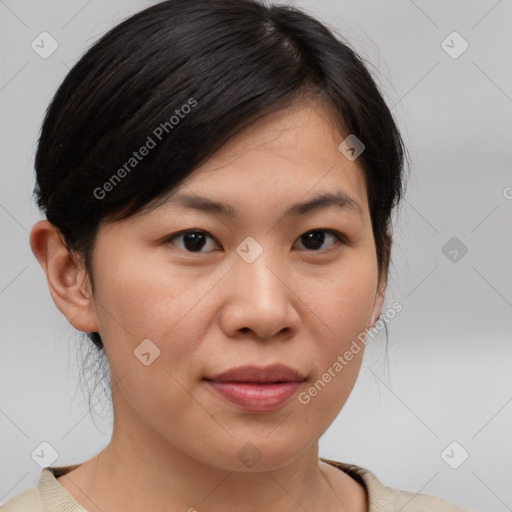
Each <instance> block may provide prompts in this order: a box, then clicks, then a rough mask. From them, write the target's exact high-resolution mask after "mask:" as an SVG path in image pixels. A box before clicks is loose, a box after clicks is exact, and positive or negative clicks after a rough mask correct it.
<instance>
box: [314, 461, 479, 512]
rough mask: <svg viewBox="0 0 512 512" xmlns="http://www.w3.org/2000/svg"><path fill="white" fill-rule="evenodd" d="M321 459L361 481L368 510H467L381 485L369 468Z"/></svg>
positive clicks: (409, 511) (434, 497)
mask: <svg viewBox="0 0 512 512" xmlns="http://www.w3.org/2000/svg"><path fill="white" fill-rule="evenodd" d="M321 460H322V461H324V462H327V463H328V464H331V465H333V466H335V467H337V468H338V469H341V470H342V471H344V472H345V473H347V474H348V475H350V476H352V477H353V478H355V479H356V480H358V481H359V482H361V483H362V484H363V485H364V486H365V488H366V491H367V493H368V501H369V510H368V512H396V511H398V510H399V511H400V512H469V511H468V510H467V509H464V508H461V507H459V506H458V505H455V504H454V503H452V502H450V501H447V500H445V499H443V498H438V497H436V496H431V495H429V494H419V493H414V492H410V491H404V490H400V489H397V488H395V487H389V486H386V485H383V484H382V483H381V482H380V481H379V479H378V478H377V476H376V475H374V474H373V473H372V472H371V471H370V470H368V469H366V468H363V467H361V466H356V465H355V464H346V463H343V462H337V461H333V460H329V459H325V458H321Z"/></svg>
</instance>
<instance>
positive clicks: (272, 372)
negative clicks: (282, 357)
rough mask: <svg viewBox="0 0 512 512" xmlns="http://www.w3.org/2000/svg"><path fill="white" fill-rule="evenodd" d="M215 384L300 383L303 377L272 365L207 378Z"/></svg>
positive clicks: (244, 367)
mask: <svg viewBox="0 0 512 512" xmlns="http://www.w3.org/2000/svg"><path fill="white" fill-rule="evenodd" d="M207 380H212V381H216V382H260V383H266V382H302V381H303V380H305V377H304V375H303V374H302V373H301V372H300V371H299V370H295V369H293V368H290V367H288V366H285V365H283V364H273V365H270V366H265V367H258V366H249V365H247V366H239V367H237V368H232V369H230V370H227V371H225V372H222V373H219V374H217V375H215V376H213V377H209V378H207Z"/></svg>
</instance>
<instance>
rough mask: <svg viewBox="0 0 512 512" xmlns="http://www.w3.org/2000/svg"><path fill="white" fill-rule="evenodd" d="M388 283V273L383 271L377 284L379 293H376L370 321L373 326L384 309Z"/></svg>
mask: <svg viewBox="0 0 512 512" xmlns="http://www.w3.org/2000/svg"><path fill="white" fill-rule="evenodd" d="M386 283H387V277H386V273H385V272H382V273H381V276H380V279H379V284H378V286H377V293H376V295H375V302H374V303H373V310H372V315H371V323H370V325H369V327H373V326H374V325H375V322H376V321H377V319H378V318H379V315H380V312H381V310H382V304H383V302H384V295H385V292H386Z"/></svg>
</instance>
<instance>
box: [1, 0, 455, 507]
mask: <svg viewBox="0 0 512 512" xmlns="http://www.w3.org/2000/svg"><path fill="white" fill-rule="evenodd" d="M404 160H405V150H404V147H403V143H402V140H401V137H400V134H399V132H398V129H397V127H396V125H395V122H394V120H393V118H392V116H391V114H390V111H389V109H388V107H387V106H386V104H385V102H384V100H383V98H382V96H381V94H380V93H379V91H378V88H377V87H376V85H375V83H374V82H373V80H372V78H371V76H370V74H369V73H368V71H367V70H366V68H365V66H364V65H363V63H362V61H361V60H360V59H359V58H358V57H357V56H356V55H355V54H354V52H353V51H352V50H351V49H350V48H349V47H348V46H347V45H345V44H343V43H342V42H340V41H339V40H337V39H336V38H335V37H334V36H333V35H332V34H331V33H330V32H329V30H328V29H327V28H325V27H324V26H323V25H322V24H320V23H319V22H318V21H316V20H314V19H312V18H311V17H309V16H307V15H306V14H304V13H302V12H301V11H299V10H296V9H293V8H290V7H283V6H264V5H262V4H259V3H257V2H256V1H253V0H215V1H210V0H209V1H207V0H187V2H180V1H177V0H170V1H167V2H163V3H161V4H158V5H156V6H154V7H151V8H149V9H146V10H145V11H142V12H140V13H138V14H136V15H135V16H133V17H131V18H129V19H128V20H126V21H124V22H123V23H121V24H120V25H118V26H117V27H115V28H114V29H113V30H112V31H110V32H109V33H108V34H106V35H105V36H104V37H103V38H102V39H101V40H100V41H98V42H97V43H96V44H95V45H94V46H93V47H92V48H91V49H90V50H89V51H88V52H87V53H86V55H85V56H84V57H83V58H82V59H81V60H80V61H79V62H78V63H77V64H76V66H75V67H74V68H73V69H72V70H71V71H70V73H69V74H68V76H67V77H66V79H65V80H64V82H63V83H62V85H61V87H60V88H59V90H58V91H57V93H56V95H55V97H54V99H53V101H52V104H51V105H50V108H49V110H48V112H47V115H46V119H45V121H44V125H43V129H42V132H41V137H40V141H39V146H38V151H37V155H36V172H37V183H36V190H35V192H36V197H37V201H38V205H39V207H40V208H41V210H42V211H43V212H44V213H45V215H46V218H47V220H42V221H40V222H38V223H36V224H35V225H34V227H33V228H32V231H31V234H30V244H31V248H32V250H33V252H34V255H35V257H36V258H37V260H38V261H39V263H40V264H41V266H42V268H43V270H44V271H45V273H46V276H47V281H48V286H49V290H50V293H51V295H52V298H53V300H54V301H55V304H56V305H57V307H58V308H59V310H60V311H61V312H62V313H63V314H64V315H65V316H66V318H67V319H68V321H69V322H70V323H71V324H72V325H73V326H74V327H75V328H76V329H78V330H80V331H83V332H87V333H88V336H89V338H90V340H91V341H92V342H93V343H94V344H95V345H96V347H97V348H98V350H102V351H104V354H105V357H106V358H107V360H108V364H109V367H110V372H111V378H112V401H113V410H114V426H113V435H112V439H111V441H110V443H109V444H108V445H107V446H106V447H105V448H104V449H103V450H102V451H101V452H100V453H99V454H97V455H96V456H94V457H93V458H92V459H90V460H88V461H85V462H83V463H81V464H76V465H73V466H65V467H47V468H45V469H44V470H43V471H42V473H41V478H40V481H39V483H38V486H37V487H34V488H32V489H29V490H27V491H24V492H23V493H21V494H19V495H18V496H16V497H14V498H13V499H12V500H10V501H9V502H8V503H7V504H6V505H4V507H3V510H5V511H6V512H15V511H21V510H23V512H35V511H47V512H50V511H52V512H59V511H64V510H65V511H79V510H88V511H89V512H99V511H102V512H117V511H121V510H122V511H123V512H131V511H135V510H137V511H140V510H155V511H159V510H166V511H168V510H187V511H189V512H192V511H195V510H198V511H210V512H216V511H221V510H222V511H231V510H233V511H234V510H237V511H239V510H243V511H262V510H264V511H267V512H273V511H279V512H286V511H296V510H306V511H309V512H314V511H320V510H322V511H326V510H327V511H348V510H350V511H351V512H363V511H370V512H377V511H379V512H380V511H392V510H393V511H394V510H397V511H398V510H402V511H404V512H407V511H419V510H429V511H431V510H439V511H446V512H452V511H453V512H455V511H463V509H461V508H460V507H457V506H456V505H454V504H452V503H449V502H447V501H445V500H442V499H440V498H435V497H432V496H428V495H425V494H414V493H412V492H406V491H399V490H397V489H393V488H390V487H386V486H384V485H382V484H381V483H380V481H379V480H378V479H377V477H376V476H375V475H374V474H373V473H371V472H370V471H369V470H367V469H365V468H362V467H359V466H356V465H351V464H346V463H342V462H336V461H332V460H328V459H319V458H318V440H319V438H320V437H321V435H322V434H323V433H324V432H325V430H326V429H327V428H328V427H329V425H330V424H331V423H332V421H333V420H334V419H335V417H336V416H337V415H338V413H339V411H340V410H341V408H342V407H343V405H344V404H345V402H346V400H347V398H348V396H349V395H350V392H351V390H352V388H353V386H354V384H355V381H356V379H357V375H358V372H359V369H360V366H361V361H362V357H363V354H364V350H363V349H364V345H365V343H366V334H367V332H368V330H369V329H370V328H372V327H373V326H374V325H375V324H376V322H377V321H378V318H379V315H380V314H381V312H382V307H383V300H384V295H385V289H386V281H387V271H388V266H389V258H390V250H391V242H392V239H391V220H390V219H391V213H392V211H393V209H394V208H395V207H396V206H397V205H398V202H399V199H400V197H401V195H402V193H403V192H402V187H403V164H404Z"/></svg>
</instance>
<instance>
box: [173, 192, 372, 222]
mask: <svg viewBox="0 0 512 512" xmlns="http://www.w3.org/2000/svg"><path fill="white" fill-rule="evenodd" d="M168 203H171V204H178V205H181V206H185V207H187V208H192V209H194V210H198V211H200V212H205V213H211V214H215V215H221V216H224V217H229V218H234V217H236V212H235V209H234V208H233V207H232V206H230V205H228V204H226V203H223V202H222V201H213V200H212V199H209V198H208V197H203V196H198V195H193V196H191V195H187V194H177V195H174V196H171V197H170V198H169V200H168ZM331 206H335V207H337V208H341V209H343V210H345V211H353V212H354V213H357V214H358V215H359V216H360V217H361V218H362V216H363V215H362V211H361V206H360V205H359V203H357V202H356V201H354V200H353V199H352V198H350V197H349V196H347V195H346V194H345V193H344V192H341V191H336V192H334V193H333V192H324V193H323V194H320V195H318V196H315V197H313V198H312V199H309V200H307V201H302V202H298V203H296V204H294V205H292V206H291V207H290V208H289V209H288V210H287V211H286V212H285V213H284V216H285V217H290V216H298V215H305V214H307V213H312V212H316V211H319V210H323V209H325V208H329V207H331Z"/></svg>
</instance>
